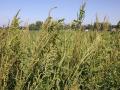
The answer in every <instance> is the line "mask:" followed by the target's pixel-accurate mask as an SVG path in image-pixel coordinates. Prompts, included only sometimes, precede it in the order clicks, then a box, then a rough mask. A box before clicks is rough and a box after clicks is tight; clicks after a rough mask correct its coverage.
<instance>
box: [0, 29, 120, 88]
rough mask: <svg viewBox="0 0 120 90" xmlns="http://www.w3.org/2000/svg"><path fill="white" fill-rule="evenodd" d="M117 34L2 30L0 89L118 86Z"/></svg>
mask: <svg viewBox="0 0 120 90" xmlns="http://www.w3.org/2000/svg"><path fill="white" fill-rule="evenodd" d="M119 89H120V32H108V31H103V32H97V31H89V32H83V31H79V30H78V31H72V30H66V31H64V30H61V31H59V32H57V31H53V32H47V31H38V32H35V31H32V32H31V31H28V30H11V29H9V30H0V90H119Z"/></svg>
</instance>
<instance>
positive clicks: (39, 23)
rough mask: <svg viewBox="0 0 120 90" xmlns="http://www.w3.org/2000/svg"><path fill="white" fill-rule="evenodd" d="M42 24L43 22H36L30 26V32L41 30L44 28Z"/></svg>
mask: <svg viewBox="0 0 120 90" xmlns="http://www.w3.org/2000/svg"><path fill="white" fill-rule="evenodd" d="M42 23H43V22H41V21H36V23H35V24H34V23H32V24H30V25H29V30H40V29H41V28H42Z"/></svg>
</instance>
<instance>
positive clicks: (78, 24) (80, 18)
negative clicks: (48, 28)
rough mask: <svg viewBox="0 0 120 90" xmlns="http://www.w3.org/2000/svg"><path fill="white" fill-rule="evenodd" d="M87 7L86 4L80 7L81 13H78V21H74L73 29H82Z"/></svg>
mask: <svg viewBox="0 0 120 90" xmlns="http://www.w3.org/2000/svg"><path fill="white" fill-rule="evenodd" d="M85 6H86V3H84V4H82V6H81V7H80V10H79V12H78V13H77V20H74V21H73V23H72V25H71V27H72V29H73V28H76V29H78V28H80V27H81V24H82V22H83V20H84V17H85Z"/></svg>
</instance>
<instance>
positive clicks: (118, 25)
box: [117, 21, 120, 29]
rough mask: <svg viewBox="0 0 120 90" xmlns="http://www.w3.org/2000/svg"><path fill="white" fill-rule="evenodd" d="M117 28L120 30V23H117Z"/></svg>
mask: <svg viewBox="0 0 120 90" xmlns="http://www.w3.org/2000/svg"><path fill="white" fill-rule="evenodd" d="M117 28H118V29H120V21H119V22H118V23H117Z"/></svg>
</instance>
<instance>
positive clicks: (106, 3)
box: [0, 0, 120, 25]
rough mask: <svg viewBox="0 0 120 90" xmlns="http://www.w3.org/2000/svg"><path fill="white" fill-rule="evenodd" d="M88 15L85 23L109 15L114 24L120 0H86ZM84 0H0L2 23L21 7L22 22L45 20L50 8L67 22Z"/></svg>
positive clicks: (117, 17) (117, 16)
mask: <svg viewBox="0 0 120 90" xmlns="http://www.w3.org/2000/svg"><path fill="white" fill-rule="evenodd" d="M86 2H87V4H86V8H85V10H86V15H85V20H84V22H83V23H84V24H91V23H93V22H94V20H95V18H96V14H97V15H98V17H99V20H100V21H103V19H104V17H105V16H107V17H108V18H109V21H110V22H111V23H112V24H116V23H117V22H118V21H119V20H120V0H86ZM82 3H83V0H0V25H6V24H7V23H8V22H9V20H11V19H12V18H13V16H14V15H15V14H16V12H17V11H18V10H19V9H21V11H20V14H19V17H20V20H21V23H22V24H23V23H25V22H29V23H34V22H35V21H38V20H40V21H44V20H45V19H46V18H47V16H48V12H49V10H50V8H53V7H55V6H57V8H56V9H55V10H54V11H52V13H51V16H52V17H54V19H61V18H65V22H66V23H70V22H71V21H72V20H73V19H76V16H77V12H78V11H79V8H80V5H81V4H82Z"/></svg>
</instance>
